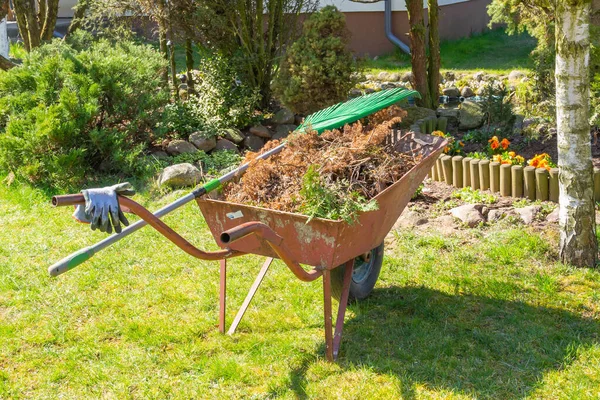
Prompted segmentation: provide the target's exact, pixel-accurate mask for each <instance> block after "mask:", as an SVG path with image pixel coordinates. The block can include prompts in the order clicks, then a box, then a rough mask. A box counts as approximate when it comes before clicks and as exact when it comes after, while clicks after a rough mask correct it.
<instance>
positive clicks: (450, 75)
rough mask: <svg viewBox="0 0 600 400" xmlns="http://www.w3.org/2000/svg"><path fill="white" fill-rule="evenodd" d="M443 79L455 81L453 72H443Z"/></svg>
mask: <svg viewBox="0 0 600 400" xmlns="http://www.w3.org/2000/svg"><path fill="white" fill-rule="evenodd" d="M444 79H446V80H447V81H455V80H456V75H455V74H454V72H453V71H446V72H444Z"/></svg>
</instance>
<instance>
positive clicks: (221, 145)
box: [215, 139, 239, 153]
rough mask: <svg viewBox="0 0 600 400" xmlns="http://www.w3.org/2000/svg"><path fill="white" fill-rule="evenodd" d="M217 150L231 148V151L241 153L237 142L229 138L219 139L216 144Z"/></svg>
mask: <svg viewBox="0 0 600 400" xmlns="http://www.w3.org/2000/svg"><path fill="white" fill-rule="evenodd" d="M215 150H216V151H219V150H229V151H235V152H236V153H239V149H238V147H237V146H236V145H235V143H233V142H231V141H229V140H227V139H219V140H217V145H216V146H215Z"/></svg>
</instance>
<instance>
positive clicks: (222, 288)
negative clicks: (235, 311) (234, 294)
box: [219, 259, 227, 333]
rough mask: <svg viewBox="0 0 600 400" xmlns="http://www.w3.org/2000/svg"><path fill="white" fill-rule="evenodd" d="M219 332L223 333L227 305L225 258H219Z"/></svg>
mask: <svg viewBox="0 0 600 400" xmlns="http://www.w3.org/2000/svg"><path fill="white" fill-rule="evenodd" d="M219 264H220V269H219V280H220V282H219V332H221V333H225V308H226V306H227V260H226V259H223V260H219Z"/></svg>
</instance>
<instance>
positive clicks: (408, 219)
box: [394, 209, 429, 229]
mask: <svg viewBox="0 0 600 400" xmlns="http://www.w3.org/2000/svg"><path fill="white" fill-rule="evenodd" d="M427 222H429V220H428V219H427V217H425V216H424V215H422V214H419V213H417V212H415V211H411V210H408V209H406V210H404V212H403V213H402V215H400V218H398V220H397V221H396V223H395V224H394V229H401V228H414V227H415V226H420V225H424V224H426V223H427Z"/></svg>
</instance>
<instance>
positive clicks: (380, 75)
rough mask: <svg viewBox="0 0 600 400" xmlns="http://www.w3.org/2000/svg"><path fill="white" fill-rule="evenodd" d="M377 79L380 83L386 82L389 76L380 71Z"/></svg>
mask: <svg viewBox="0 0 600 400" xmlns="http://www.w3.org/2000/svg"><path fill="white" fill-rule="evenodd" d="M377 79H378V80H380V81H388V80H389V74H388V73H387V72H385V71H381V72H380V73H379V74H377Z"/></svg>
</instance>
